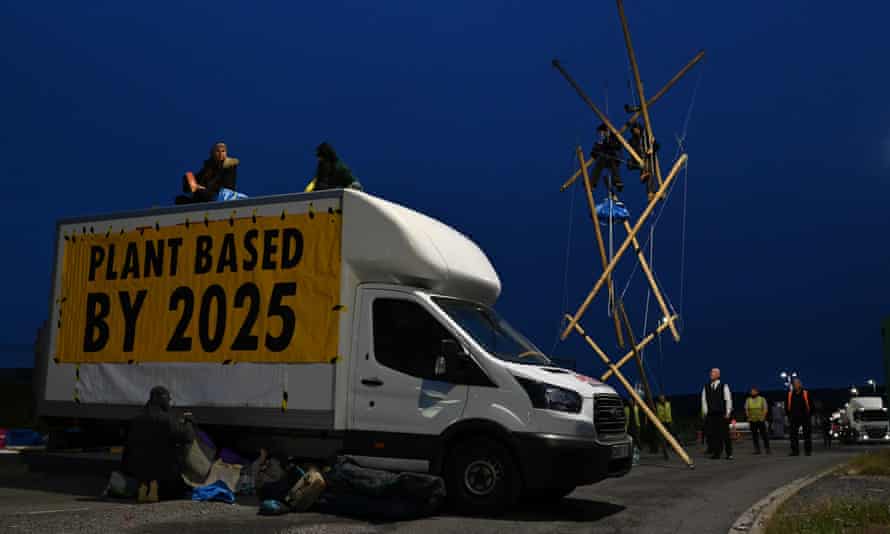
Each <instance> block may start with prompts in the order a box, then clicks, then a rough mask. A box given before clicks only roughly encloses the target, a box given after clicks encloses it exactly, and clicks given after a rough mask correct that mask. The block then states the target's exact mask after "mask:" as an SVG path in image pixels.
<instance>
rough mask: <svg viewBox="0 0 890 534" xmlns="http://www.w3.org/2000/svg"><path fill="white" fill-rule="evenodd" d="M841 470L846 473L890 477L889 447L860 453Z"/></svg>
mask: <svg viewBox="0 0 890 534" xmlns="http://www.w3.org/2000/svg"><path fill="white" fill-rule="evenodd" d="M843 472H844V473H845V474H847V475H862V476H876V477H890V449H881V450H877V451H870V452H867V453H865V454H860V455H859V456H857V457H855V458H853V459H852V460H851V461H850V463H849V464H847V466H846V467H845V468H844V469H843Z"/></svg>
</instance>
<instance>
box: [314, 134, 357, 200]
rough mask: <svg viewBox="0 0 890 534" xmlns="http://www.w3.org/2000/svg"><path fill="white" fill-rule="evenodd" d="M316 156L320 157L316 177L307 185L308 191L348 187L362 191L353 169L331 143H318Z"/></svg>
mask: <svg viewBox="0 0 890 534" xmlns="http://www.w3.org/2000/svg"><path fill="white" fill-rule="evenodd" d="M315 157H316V158H317V159H318V167H317V168H316V170H315V177H314V178H313V179H312V181H311V182H309V185H308V186H306V190H305V191H306V192H307V193H308V192H311V191H323V190H325V189H347V188H348V189H358V190H359V191H362V184H361V183H359V181H358V180H356V178H355V176H353V175H352V170H351V169H350V168H349V166H348V165H346V163H344V162H343V160H341V159H340V157H339V156H338V155H337V152H335V151H334V147H333V146H331V145H330V143H328V142H324V143H322V144H320V145H318V147H316V149H315Z"/></svg>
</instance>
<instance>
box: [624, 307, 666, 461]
mask: <svg viewBox="0 0 890 534" xmlns="http://www.w3.org/2000/svg"><path fill="white" fill-rule="evenodd" d="M618 310H619V311H620V313H621V318H622V320H623V322H624V327H625V328H627V337H628V339H630V343H631V346H632V347H633V353H634V357H635V358H636V360H637V364H638V365H639V367H640V376H641V377H642V378H643V386H644V387H645V388H646V395H647V397H648V400H649V407H650V408H652V410H654V411H655V412H656V416H657V415H658V412H657V410H655V397H654V396H653V395H652V388H651V386H650V385H649V375H648V374H647V373H646V369H645V368H644V367H643V356H642V354H640V351H639V350H637V339H636V336H634V332H633V328H632V327H631V325H630V319H629V318H628V317H627V309H626V308H625V307H624V301H623V300H620V301H618ZM660 448H661V450H662V451H663V453H664V459H665V460H667V459H668V452H667V449H666V448H664V447H660Z"/></svg>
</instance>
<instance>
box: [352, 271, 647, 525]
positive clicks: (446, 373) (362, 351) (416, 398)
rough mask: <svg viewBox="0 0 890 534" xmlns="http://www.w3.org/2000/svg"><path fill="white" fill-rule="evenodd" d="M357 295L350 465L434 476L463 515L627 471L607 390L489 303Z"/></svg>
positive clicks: (415, 294)
mask: <svg viewBox="0 0 890 534" xmlns="http://www.w3.org/2000/svg"><path fill="white" fill-rule="evenodd" d="M358 300H359V302H360V305H359V313H360V319H359V326H358V330H359V332H358V335H357V336H356V338H355V339H356V344H357V347H356V349H357V351H356V352H355V356H356V357H354V358H353V360H352V361H353V369H352V370H351V373H352V385H353V387H352V392H353V397H352V402H351V404H352V409H351V417H350V421H349V426H350V429H351V434H352V436H353V437H354V438H356V441H355V442H353V443H354V447H349V446H348V447H347V449H349V450H352V451H354V452H355V453H358V454H356V459H357V460H358V461H359V462H360V463H363V464H365V465H367V466H371V467H382V468H396V469H406V470H420V471H431V472H436V473H439V474H442V475H443V476H444V477H445V478H446V481H447V482H448V487H449V490H450V491H453V492H457V495H455V496H454V497H456V498H457V499H458V500H459V502H461V503H462V504H463V506H464V508H469V509H471V511H481V510H485V509H492V508H497V507H498V504H499V503H502V502H510V501H512V500H514V499H515V497H516V496H517V495H518V492H519V491H521V490H522V489H525V490H526V491H529V492H533V493H536V494H547V495H551V496H562V495H564V494H567V493H569V492H571V491H572V490H573V489H574V488H575V487H577V486H580V485H585V484H591V483H594V482H597V481H599V480H602V479H603V478H606V477H610V476H621V475H624V474H625V473H627V472H628V471H629V469H630V464H631V457H630V452H631V447H630V442H629V439H628V437H627V435H626V434H625V425H624V411H623V407H622V404H621V400H620V398H619V397H618V396H617V395H616V394H615V392H614V390H613V389H612V388H610V387H609V386H606V385H604V384H602V383H600V382H598V381H596V380H593V379H590V378H588V377H585V376H582V375H579V374H577V373H574V372H572V371H568V370H566V369H562V368H559V367H556V366H554V365H553V364H552V363H551V361H550V360H549V358H548V357H547V356H546V355H544V354H543V353H542V352H541V351H540V350H539V349H538V348H537V347H536V346H535V345H534V344H532V343H531V342H530V341H528V340H527V339H526V338H525V337H524V336H522V334H520V333H519V332H517V331H516V330H515V329H513V328H512V327H511V326H510V325H509V324H508V323H507V322H506V321H505V320H504V319H502V318H501V317H500V316H499V315H498V314H497V313H496V312H495V311H494V310H492V309H491V308H489V307H487V306H485V305H484V304H480V303H477V302H472V301H469V300H464V299H458V298H454V297H449V296H442V295H436V294H431V293H429V292H427V291H424V290H420V289H409V288H405V287H403V286H392V285H389V286H387V285H380V284H369V285H366V286H361V287H360V288H359V291H358ZM362 438H364V439H362ZM368 440H371V442H369V441H368Z"/></svg>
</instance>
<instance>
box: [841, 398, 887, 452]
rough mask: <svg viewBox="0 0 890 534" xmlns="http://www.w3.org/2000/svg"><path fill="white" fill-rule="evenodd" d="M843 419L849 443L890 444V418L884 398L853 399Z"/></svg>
mask: <svg viewBox="0 0 890 534" xmlns="http://www.w3.org/2000/svg"><path fill="white" fill-rule="evenodd" d="M842 417H843V419H844V421H843V423H844V427H845V429H846V438H847V441H849V442H855V443H890V418H888V414H887V407H885V406H884V399H883V397H853V398H852V399H850V402H849V405H848V406H847V409H846V412H845V413H844V414H843V415H842Z"/></svg>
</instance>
